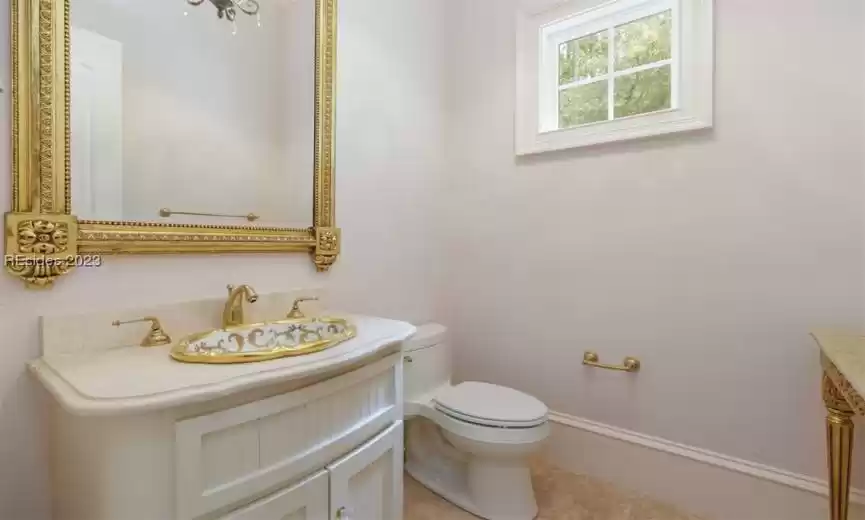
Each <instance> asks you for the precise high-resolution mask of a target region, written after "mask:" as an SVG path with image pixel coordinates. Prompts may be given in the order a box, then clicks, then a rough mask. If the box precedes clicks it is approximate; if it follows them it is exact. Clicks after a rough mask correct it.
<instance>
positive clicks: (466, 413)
mask: <svg viewBox="0 0 865 520" xmlns="http://www.w3.org/2000/svg"><path fill="white" fill-rule="evenodd" d="M433 402H434V404H435V408H436V409H437V410H438V411H440V412H441V413H443V414H445V415H447V416H449V417H451V418H452V419H456V420H458V421H464V422H468V423H471V424H476V425H480V426H490V427H494V428H534V427H536V426H540V425H542V424H544V423H546V422H547V414H548V412H549V410H548V409H547V407H546V405H544V403H542V402H541V401H539V400H537V399H535V398H534V397H532V396H530V395H527V394H524V393H522V392H520V391H518V390H514V389H513V388H507V387H504V386H499V385H493V384H490V383H479V382H466V383H460V384H458V385H456V386H449V387H446V388H443V389H441V390H440V391H439V392H437V393H436V395H435V397H434V398H433Z"/></svg>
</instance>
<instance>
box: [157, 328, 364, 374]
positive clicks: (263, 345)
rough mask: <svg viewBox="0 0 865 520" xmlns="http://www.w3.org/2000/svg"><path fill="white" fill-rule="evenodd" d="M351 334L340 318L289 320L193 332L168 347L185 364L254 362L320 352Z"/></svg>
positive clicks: (346, 338)
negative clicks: (175, 344) (172, 346)
mask: <svg viewBox="0 0 865 520" xmlns="http://www.w3.org/2000/svg"><path fill="white" fill-rule="evenodd" d="M354 336H355V329H354V326H352V325H351V324H350V323H349V322H348V321H346V320H343V319H340V318H324V317H320V318H299V319H288V320H283V321H273V322H268V323H259V324H256V325H242V326H239V327H233V328H230V329H220V330H214V331H211V332H203V333H200V334H193V335H191V336H188V337H186V338H184V339H182V340H181V341H180V343H178V344H177V346H175V347H174V348H173V349H171V357H173V358H174V359H176V360H178V361H183V362H185V363H211V364H229V363H253V362H256V361H268V360H271V359H278V358H283V357H289V356H303V355H305V354H312V353H314V352H321V351H322V350H325V349H328V348H331V347H334V346H336V345H338V344H340V343H342V342H343V341H346V340H348V339H351V338H353V337H354Z"/></svg>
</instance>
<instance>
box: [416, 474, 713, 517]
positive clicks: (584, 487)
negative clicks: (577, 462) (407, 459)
mask: <svg viewBox="0 0 865 520" xmlns="http://www.w3.org/2000/svg"><path fill="white" fill-rule="evenodd" d="M532 479H533V481H534V487H535V494H536V496H537V500H538V507H539V508H540V511H539V513H538V518H537V520H701V519H699V518H697V517H696V516H691V515H688V514H686V513H683V512H682V511H679V510H678V509H676V508H675V507H673V506H671V505H668V504H664V503H661V502H658V501H656V500H653V499H651V498H648V497H645V496H639V495H635V494H632V493H628V492H626V491H623V490H621V489H618V488H616V487H615V486H613V485H610V484H607V483H604V482H600V481H597V480H595V479H592V478H589V477H586V476H583V475H574V474H572V473H568V472H566V471H563V470H560V469H558V468H555V467H552V466H550V465H547V464H544V463H537V464H535V465H534V467H533V470H532ZM404 516H405V519H404V520H477V518H476V517H475V516H473V515H470V514H469V513H466V512H465V511H463V510H461V509H459V508H457V507H455V506H453V505H451V504H449V503H448V502H446V501H445V500H443V499H441V498H439V497H438V496H437V495H435V494H433V493H432V492H431V491H429V490H427V489H426V488H424V487H423V486H421V485H420V484H418V483H417V481H415V480H413V479H412V478H411V477H409V476H408V475H406V478H405V515H404Z"/></svg>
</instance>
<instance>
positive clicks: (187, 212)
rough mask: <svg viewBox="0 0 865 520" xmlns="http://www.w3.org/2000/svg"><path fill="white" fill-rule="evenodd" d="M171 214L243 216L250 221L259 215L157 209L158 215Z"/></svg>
mask: <svg viewBox="0 0 865 520" xmlns="http://www.w3.org/2000/svg"><path fill="white" fill-rule="evenodd" d="M171 215H195V216H198V217H225V218H243V219H246V220H248V221H250V222H255V221H256V220H258V219H260V218H261V217H260V216H258V215H256V214H255V213H250V214H248V215H229V214H226V213H197V212H194V211H172V210H170V209H168V208H162V209H160V210H159V216H160V217H166V218H167V217H170V216H171Z"/></svg>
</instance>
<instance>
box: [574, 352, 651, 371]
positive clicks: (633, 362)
mask: <svg viewBox="0 0 865 520" xmlns="http://www.w3.org/2000/svg"><path fill="white" fill-rule="evenodd" d="M599 360H600V358H599V357H598V354H597V353H595V352H586V353H585V354H584V355H583V364H584V365H586V366H590V367H595V368H603V369H604V370H618V371H620V372H639V371H640V368H641V365H640V360H639V359H637V358H632V357H626V358H625V361H624V364H622V365H607V364H606V363H599V362H598V361H599Z"/></svg>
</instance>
